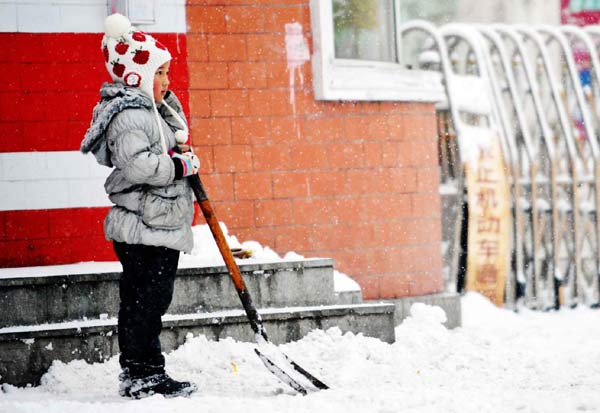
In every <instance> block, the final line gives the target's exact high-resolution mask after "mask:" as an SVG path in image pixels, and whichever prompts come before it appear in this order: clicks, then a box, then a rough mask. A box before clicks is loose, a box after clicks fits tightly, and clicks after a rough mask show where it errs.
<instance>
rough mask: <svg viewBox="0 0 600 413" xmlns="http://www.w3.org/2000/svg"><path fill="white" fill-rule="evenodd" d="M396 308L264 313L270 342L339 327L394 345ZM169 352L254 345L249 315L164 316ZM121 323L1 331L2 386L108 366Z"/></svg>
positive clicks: (373, 306) (234, 312)
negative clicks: (198, 340)
mask: <svg viewBox="0 0 600 413" xmlns="http://www.w3.org/2000/svg"><path fill="white" fill-rule="evenodd" d="M394 311H395V306H394V305H393V304H386V303H373V304H357V305H325V306H310V307H288V308H267V309H261V310H259V313H260V315H261V318H262V320H263V324H264V326H265V329H266V331H267V334H268V335H269V339H270V341H272V342H273V343H276V344H280V343H285V342H290V341H295V340H299V339H300V338H302V337H303V336H305V335H306V334H307V333H308V332H310V331H311V330H313V329H323V330H326V329H328V328H330V327H334V326H337V327H339V328H340V329H341V330H342V331H343V332H349V331H350V332H353V333H362V334H364V335H366V336H370V337H376V338H379V339H380V340H383V341H385V342H388V343H392V342H394ZM163 325H164V328H163V331H162V334H161V342H162V347H163V351H165V352H168V351H171V350H173V349H175V348H177V347H178V346H180V345H181V344H183V343H184V342H185V339H186V336H187V335H188V334H189V333H192V334H193V335H194V336H196V335H200V334H203V335H205V336H206V337H207V338H209V339H212V340H219V339H221V338H225V337H233V338H234V339H236V340H238V341H247V342H253V341H254V333H253V331H252V330H251V328H250V325H249V323H248V320H247V318H246V315H245V313H243V311H241V310H228V311H219V312H211V313H195V314H178V315H166V316H165V317H163ZM118 351H119V349H118V339H117V321H116V319H114V318H107V319H88V320H78V321H70V322H64V323H55V324H45V325H36V326H19V327H5V328H0V383H9V384H12V385H16V386H24V385H26V384H32V385H36V384H38V383H39V380H40V378H41V376H42V375H43V374H44V372H46V371H47V369H48V367H50V365H51V364H52V362H53V361H54V360H61V361H63V362H69V361H72V360H75V359H84V360H86V361H88V362H100V361H104V360H106V359H108V358H110V357H112V356H114V355H116V354H117V353H118Z"/></svg>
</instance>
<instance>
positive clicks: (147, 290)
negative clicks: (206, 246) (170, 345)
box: [114, 242, 179, 377]
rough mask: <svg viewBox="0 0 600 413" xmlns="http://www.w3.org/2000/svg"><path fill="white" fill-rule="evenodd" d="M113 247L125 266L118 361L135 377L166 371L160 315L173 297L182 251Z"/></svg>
mask: <svg viewBox="0 0 600 413" xmlns="http://www.w3.org/2000/svg"><path fill="white" fill-rule="evenodd" d="M114 249H115V252H116V254H117V257H119V261H121V265H122V266H123V275H122V276H121V281H120V289H119V295H120V298H121V304H120V307H119V348H120V350H121V356H120V358H119V362H120V364H121V367H122V368H123V369H124V370H125V369H127V370H128V371H129V372H130V374H131V375H132V376H139V377H144V376H148V375H151V374H157V373H163V372H164V366H165V359H164V357H163V355H162V353H161V348H160V340H159V335H160V330H161V329H162V321H161V316H162V315H163V314H165V313H166V312H167V308H169V304H171V300H172V298H173V285H174V283H175V274H176V272H177V264H178V261H179V251H177V250H173V249H170V248H165V247H153V246H147V245H132V244H125V243H122V242H115V243H114Z"/></svg>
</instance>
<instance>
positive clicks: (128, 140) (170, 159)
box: [81, 14, 200, 399]
mask: <svg viewBox="0 0 600 413" xmlns="http://www.w3.org/2000/svg"><path fill="white" fill-rule="evenodd" d="M105 28H106V33H105V35H104V37H103V39H102V52H103V54H104V61H105V63H106V68H107V70H108V72H109V73H110V75H111V77H112V79H113V81H114V83H109V82H107V83H104V84H103V85H102V87H101V89H100V96H101V100H100V102H99V103H98V104H97V105H96V107H95V108H94V112H93V116H92V122H91V125H90V128H89V129H88V131H87V132H86V135H85V137H84V139H83V142H82V143H81V151H82V152H83V153H88V152H92V153H93V154H94V156H95V157H96V160H97V161H98V163H100V164H102V165H105V166H108V167H114V168H115V169H114V170H113V171H112V173H111V174H110V176H109V177H108V178H107V180H106V183H105V184H104V188H105V190H106V192H107V193H108V195H109V199H110V200H111V202H113V203H114V204H115V206H114V207H113V208H112V209H111V210H110V211H109V213H108V215H107V217H106V219H105V221H104V232H105V234H106V238H107V239H108V240H112V241H113V243H114V249H115V252H116V254H117V257H118V258H119V261H120V262H121V264H122V266H123V274H122V276H121V280H120V287H119V288H120V291H119V294H120V299H121V301H120V307H119V322H118V331H119V348H120V350H121V355H120V358H119V362H120V364H121V368H122V372H121V374H120V375H119V380H120V385H119V394H120V395H121V396H124V397H131V398H134V399H138V398H142V397H144V396H147V395H151V394H154V393H159V394H163V395H165V396H166V397H169V396H171V397H173V396H187V395H189V394H191V393H192V392H194V391H196V390H197V387H196V385H195V384H193V383H189V382H178V381H175V380H173V379H171V378H170V377H169V376H168V375H167V374H166V373H165V369H164V367H165V359H164V357H163V355H162V353H161V347H160V340H159V335H160V331H161V328H162V323H161V316H162V315H163V314H165V312H166V311H167V308H168V307H169V304H170V303H171V299H172V295H173V284H174V281H175V273H176V272H177V265H178V260H179V253H180V251H184V252H190V251H191V250H192V247H193V238H192V230H191V223H192V217H193V211H194V206H193V196H192V192H191V189H190V187H189V186H188V183H187V180H186V179H183V178H185V177H186V176H189V175H192V174H196V173H197V172H198V168H199V166H200V162H199V160H198V158H197V157H196V156H195V155H194V154H193V153H191V152H185V153H178V152H181V151H180V150H178V147H177V144H183V143H184V142H186V141H187V125H186V122H185V120H184V115H183V112H182V108H181V104H180V103H179V101H178V100H177V98H176V97H175V95H174V94H173V93H172V92H171V91H169V90H168V86H169V79H168V71H169V62H170V60H171V55H170V53H169V51H168V50H167V49H166V48H165V47H164V46H163V45H162V44H161V43H160V42H158V41H156V40H155V39H154V38H152V36H150V35H148V34H146V33H142V32H140V31H138V30H137V29H136V28H135V27H133V26H131V23H130V22H129V20H128V19H127V18H126V17H125V16H122V15H120V14H113V15H111V16H108V17H107V19H106V22H105Z"/></svg>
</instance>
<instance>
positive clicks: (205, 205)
mask: <svg viewBox="0 0 600 413" xmlns="http://www.w3.org/2000/svg"><path fill="white" fill-rule="evenodd" d="M188 180H189V183H190V185H191V187H192V189H193V191H194V195H195V196H196V200H197V201H198V205H199V206H200V209H201V210H202V214H203V215H204V218H205V219H206V222H207V223H208V226H209V228H210V231H211V232H212V235H213V237H214V239H215V242H216V243H217V247H218V248H219V252H220V253H221V256H222V257H223V261H225V265H226V266H227V269H228V270H229V275H230V276H231V280H232V281H233V284H234V286H235V289H236V290H237V293H238V295H239V297H240V300H241V301H242V305H243V306H244V310H246V316H247V317H248V320H249V321H250V326H251V327H252V330H253V331H254V334H255V338H256V341H257V343H258V345H259V348H260V350H259V349H258V348H255V349H254V351H255V352H256V354H257V355H258V357H260V359H261V360H262V362H263V363H264V365H265V366H266V367H267V369H268V370H269V371H270V372H271V373H273V374H274V375H275V376H277V378H278V379H279V380H281V381H282V382H284V383H286V384H287V385H289V386H290V387H292V388H293V389H294V390H296V391H297V392H298V393H300V394H303V395H306V394H307V393H309V392H310V391H318V390H323V389H328V388H329V387H328V386H327V385H326V384H325V383H323V382H322V381H321V380H319V379H317V378H316V377H315V376H313V375H312V374H310V373H309V372H307V371H306V370H304V369H303V368H302V367H300V366H299V365H297V364H296V363H295V362H294V361H292V360H291V359H290V358H289V357H288V356H286V355H285V354H284V353H283V352H281V351H280V350H279V349H278V348H277V347H276V346H275V345H273V344H272V343H270V342H269V339H268V337H267V333H266V331H265V328H264V326H263V323H262V319H261V317H260V314H258V311H256V307H255V306H254V303H253V302H252V297H251V296H250V293H249V292H248V289H247V288H246V284H245V282H244V279H243V278H242V274H241V273H240V269H239V268H238V266H237V264H236V262H235V259H234V258H233V254H232V252H231V249H230V248H229V245H227V240H226V239H225V235H223V231H222V230H221V227H220V225H219V220H218V219H217V218H216V217H215V214H214V211H213V209H212V206H211V205H210V202H209V201H208V197H207V195H206V192H205V191H204V186H203V185H202V181H201V180H200V177H199V176H198V174H194V175H191V176H189V177H188Z"/></svg>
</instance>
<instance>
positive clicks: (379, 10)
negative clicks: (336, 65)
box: [332, 0, 397, 62]
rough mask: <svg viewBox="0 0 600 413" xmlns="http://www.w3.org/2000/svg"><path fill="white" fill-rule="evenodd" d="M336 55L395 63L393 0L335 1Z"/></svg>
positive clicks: (340, 57)
mask: <svg viewBox="0 0 600 413" xmlns="http://www.w3.org/2000/svg"><path fill="white" fill-rule="evenodd" d="M332 1H333V27H334V32H335V35H334V39H335V40H334V41H335V57H336V58H338V59H359V60H377V61H385V62H395V61H396V60H397V56H396V40H395V30H394V1H393V0H332Z"/></svg>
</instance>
